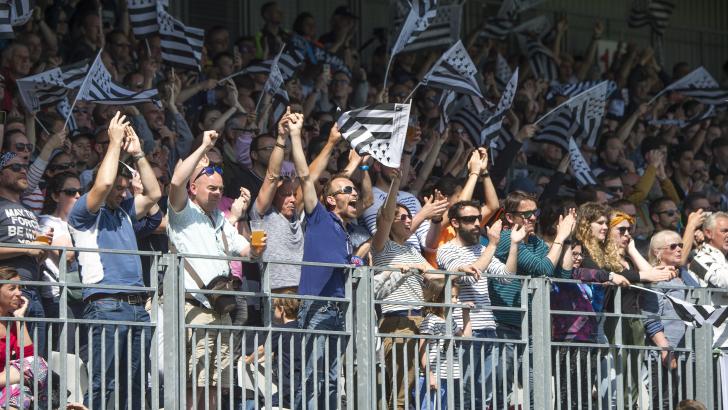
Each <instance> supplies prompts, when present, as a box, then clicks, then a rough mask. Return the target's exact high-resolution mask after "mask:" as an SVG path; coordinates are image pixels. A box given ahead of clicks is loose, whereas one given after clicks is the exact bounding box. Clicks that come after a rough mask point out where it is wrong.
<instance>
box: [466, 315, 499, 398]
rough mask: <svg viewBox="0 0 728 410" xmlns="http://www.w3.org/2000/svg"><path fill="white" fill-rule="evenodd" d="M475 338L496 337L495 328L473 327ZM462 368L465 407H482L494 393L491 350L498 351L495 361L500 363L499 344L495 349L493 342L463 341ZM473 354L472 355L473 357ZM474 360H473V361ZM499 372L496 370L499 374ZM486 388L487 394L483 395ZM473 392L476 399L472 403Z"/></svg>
mask: <svg viewBox="0 0 728 410" xmlns="http://www.w3.org/2000/svg"><path fill="white" fill-rule="evenodd" d="M473 337H474V338H487V339H495V338H496V333H495V329H473ZM461 347H462V361H461V363H462V368H463V369H464V372H463V385H462V389H463V406H462V408H463V409H482V408H483V407H484V406H483V403H484V400H485V401H487V400H488V398H489V396H490V395H491V394H492V381H491V377H492V374H491V371H492V362H493V357H492V355H491V352H492V351H494V352H495V353H496V356H495V363H496V366H497V365H498V363H499V361H498V359H497V357H498V356H497V352H498V349H497V346H496V348H495V350H493V343H492V342H482V341H477V340H476V341H473V342H463V343H462V345H461ZM471 356H472V357H471ZM471 360H472V361H471ZM497 373H498V372H496V374H497ZM483 388H485V396H483ZM471 393H472V394H474V395H475V401H474V402H472V403H471V401H472V400H471Z"/></svg>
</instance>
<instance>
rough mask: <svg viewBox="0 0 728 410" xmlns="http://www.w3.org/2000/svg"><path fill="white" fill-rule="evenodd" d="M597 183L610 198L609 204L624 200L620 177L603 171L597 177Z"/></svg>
mask: <svg viewBox="0 0 728 410" xmlns="http://www.w3.org/2000/svg"><path fill="white" fill-rule="evenodd" d="M597 182H599V183H600V184H601V186H602V187H603V188H604V189H606V190H607V192H609V194H610V195H611V196H612V198H611V199H610V202H614V201H618V200H620V199H622V198H624V184H623V183H622V175H621V174H619V173H617V172H614V171H604V172H602V173H601V174H599V176H598V177H597Z"/></svg>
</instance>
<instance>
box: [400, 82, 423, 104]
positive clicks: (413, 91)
mask: <svg viewBox="0 0 728 410" xmlns="http://www.w3.org/2000/svg"><path fill="white" fill-rule="evenodd" d="M421 84H422V83H421V82H419V83H417V85H416V86H415V88H413V89H412V92H410V93H409V95H408V96H407V98H405V99H404V101H405V102H407V100H409V99H410V98H412V96H413V95H414V93H415V91H417V89H418V88H419V87H420V85H421Z"/></svg>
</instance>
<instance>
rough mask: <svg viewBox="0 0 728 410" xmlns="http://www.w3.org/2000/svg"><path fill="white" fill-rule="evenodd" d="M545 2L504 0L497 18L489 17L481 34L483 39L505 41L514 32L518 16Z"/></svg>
mask: <svg viewBox="0 0 728 410" xmlns="http://www.w3.org/2000/svg"><path fill="white" fill-rule="evenodd" d="M543 1H544V0H530V1H529V0H504V1H503V3H502V4H501V6H500V8H499V9H498V14H496V16H495V17H489V18H488V19H486V21H485V29H484V30H483V32H482V33H481V36H482V37H485V38H493V39H496V40H505V39H506V37H507V36H508V33H510V32H511V31H513V25H514V23H515V20H516V19H517V18H518V15H519V14H520V13H521V12H523V11H525V10H528V9H530V8H532V7H534V6H536V5H538V4H540V3H543Z"/></svg>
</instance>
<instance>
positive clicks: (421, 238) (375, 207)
mask: <svg viewBox="0 0 728 410" xmlns="http://www.w3.org/2000/svg"><path fill="white" fill-rule="evenodd" d="M372 196H373V197H374V203H373V204H372V205H371V206H370V207H369V208H367V209H366V210H365V211H364V215H362V218H363V219H364V223H365V224H366V226H367V229H369V232H370V233H371V234H372V235H374V233H376V232H377V213H378V212H379V208H381V207H382V205H384V201H386V200H387V192H386V191H382V190H381V189H379V188H377V187H374V188H372ZM397 203H400V204H402V205H404V206H406V207H407V209H408V210H409V211H410V213H411V214H412V216H414V215H416V214H417V213H418V212H420V209H422V204H420V201H419V200H418V199H417V197H415V196H414V195H412V194H410V193H409V192H405V191H399V192H398V193H397ZM429 231H430V221H424V222H422V223H421V224H420V226H419V227H417V230H416V231H415V233H413V234H412V236H410V237H409V238H408V239H407V243H408V244H410V245H412V246H414V247H415V248H417V250H422V249H424V248H425V241H426V240H427V232H429Z"/></svg>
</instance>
